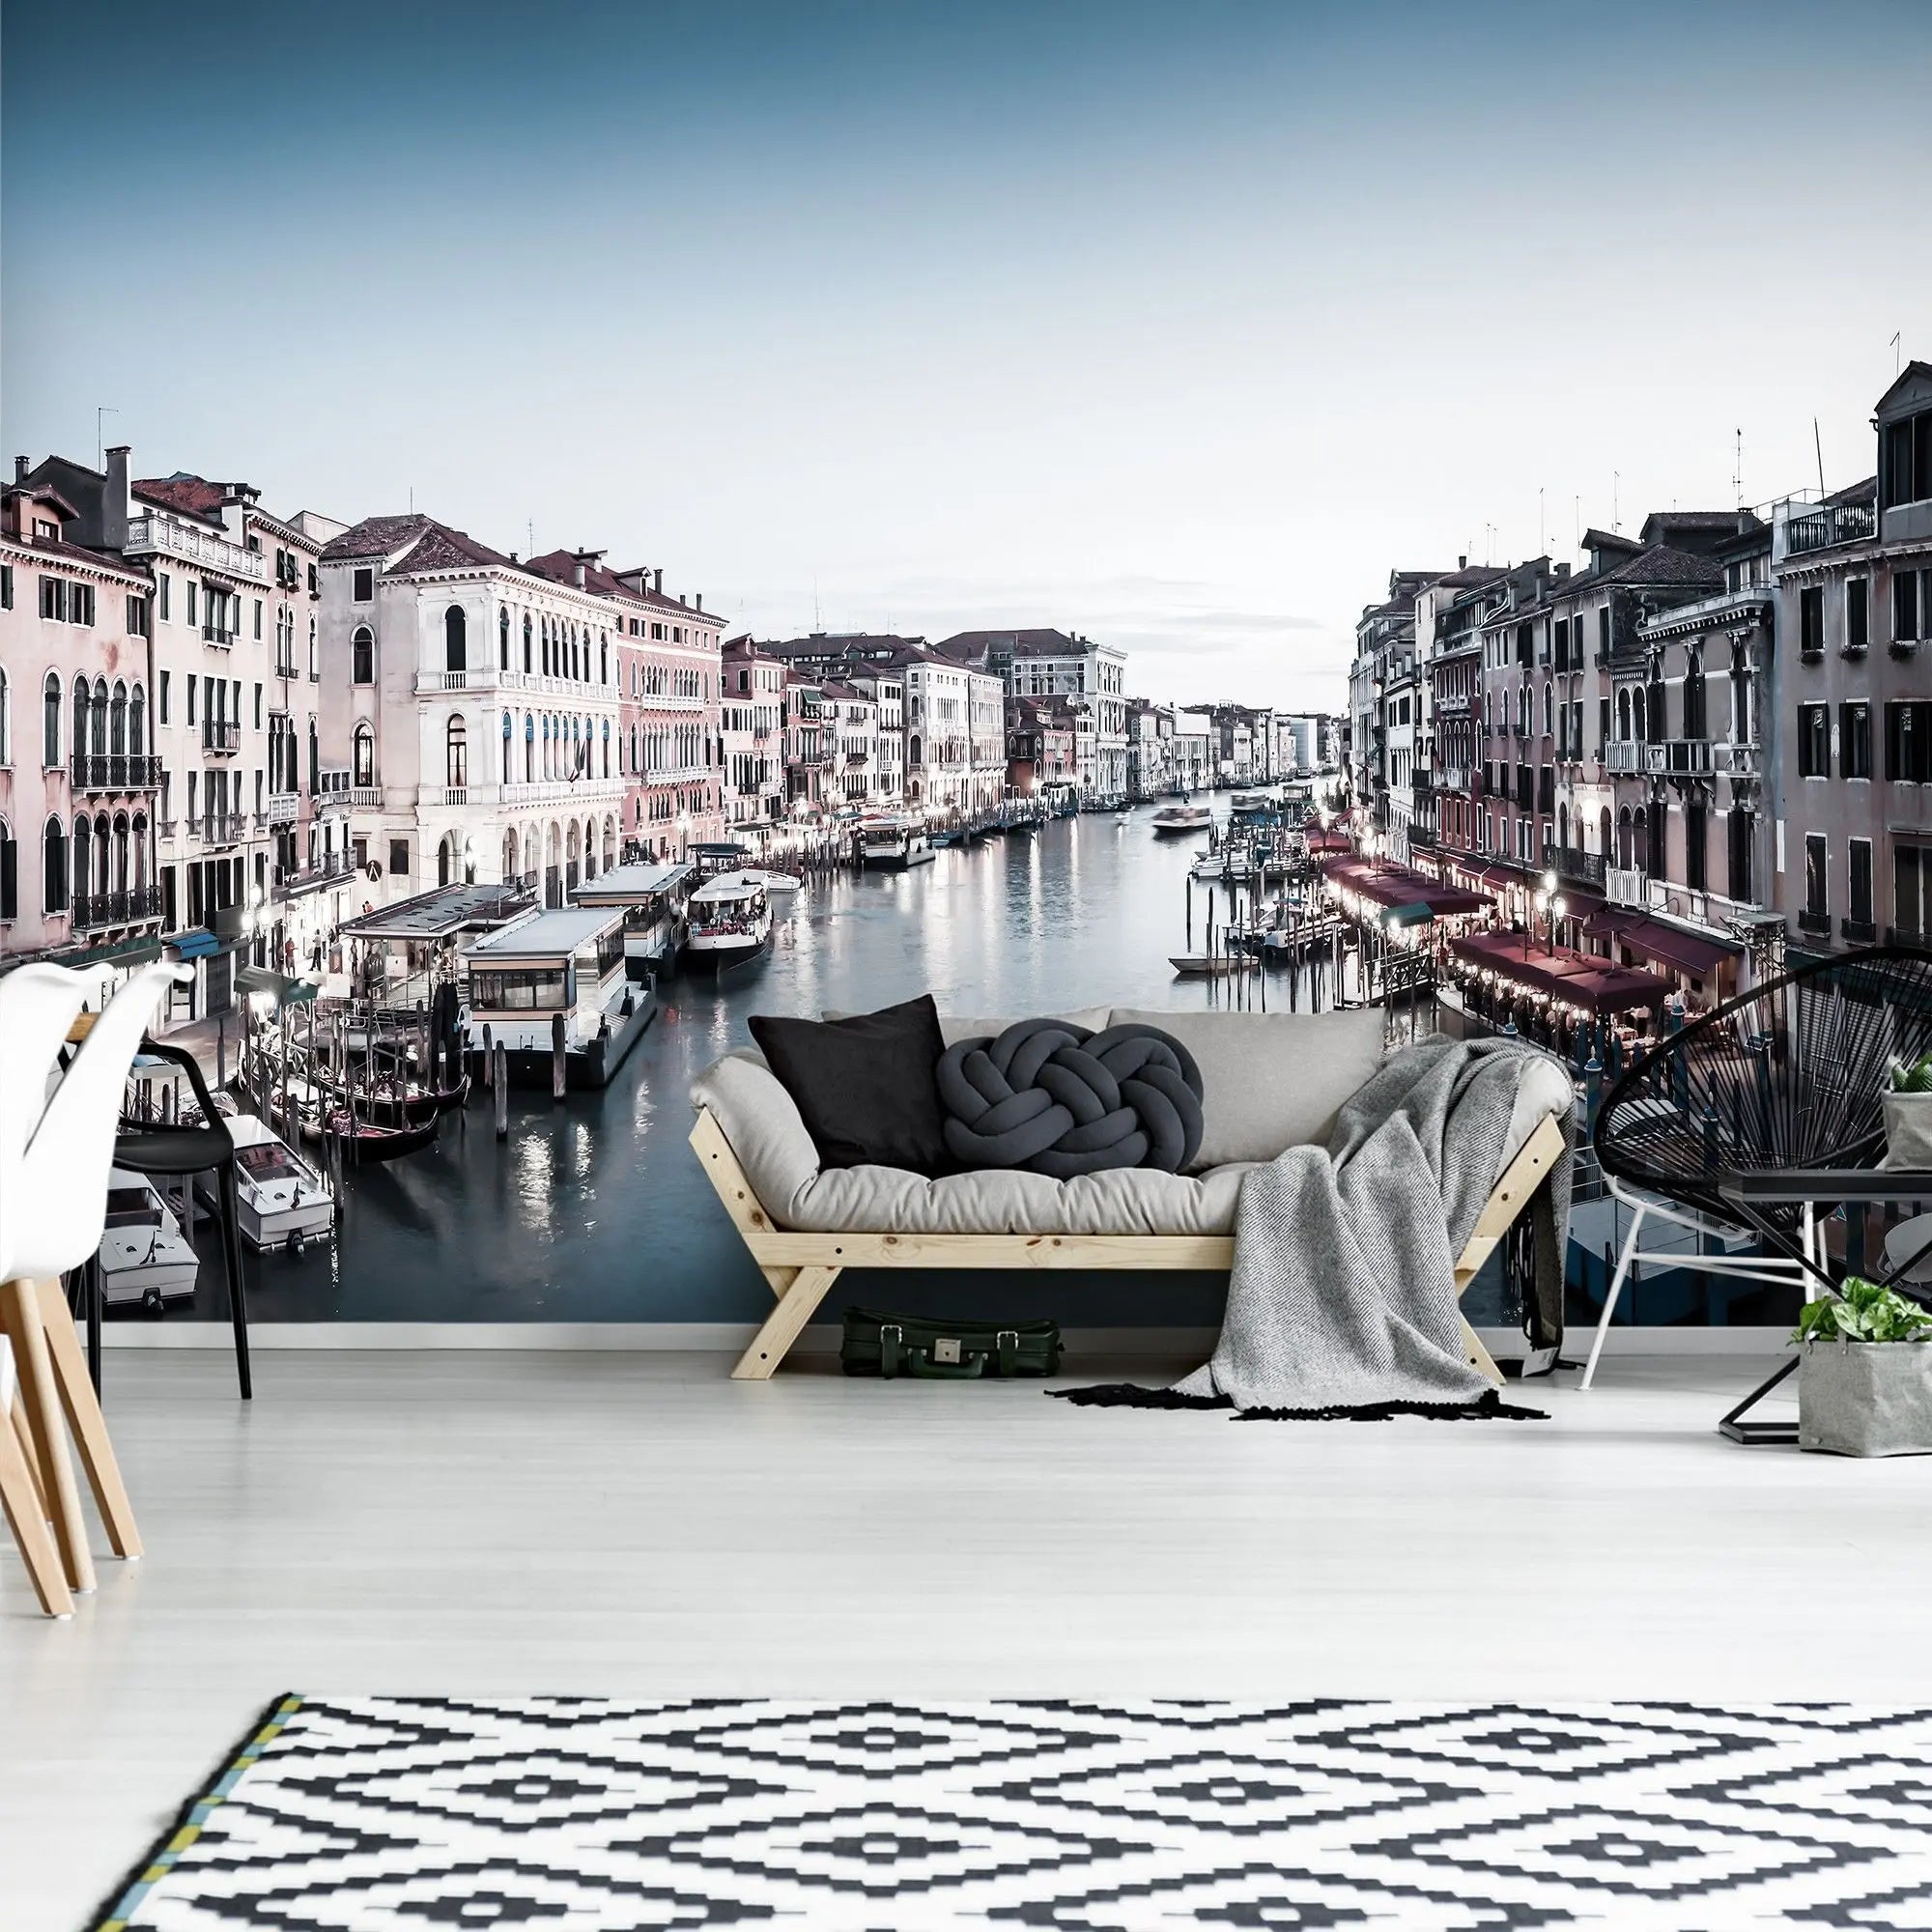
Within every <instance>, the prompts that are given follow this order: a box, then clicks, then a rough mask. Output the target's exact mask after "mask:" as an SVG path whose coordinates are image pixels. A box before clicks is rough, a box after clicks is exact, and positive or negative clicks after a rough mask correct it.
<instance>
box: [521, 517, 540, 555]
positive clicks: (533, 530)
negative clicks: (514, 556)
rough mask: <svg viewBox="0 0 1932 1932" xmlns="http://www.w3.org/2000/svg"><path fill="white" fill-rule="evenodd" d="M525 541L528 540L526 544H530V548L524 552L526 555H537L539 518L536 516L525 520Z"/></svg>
mask: <svg viewBox="0 0 1932 1932" xmlns="http://www.w3.org/2000/svg"><path fill="white" fill-rule="evenodd" d="M524 541H525V542H526V544H527V545H528V548H527V549H526V551H525V552H524V554H525V555H526V556H534V555H536V554H537V520H536V519H535V518H534V517H528V518H526V519H525V521H524Z"/></svg>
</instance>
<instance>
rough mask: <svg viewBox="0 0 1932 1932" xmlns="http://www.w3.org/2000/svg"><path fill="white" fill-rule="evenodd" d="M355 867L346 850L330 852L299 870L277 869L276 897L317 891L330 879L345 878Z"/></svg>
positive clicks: (289, 897)
mask: <svg viewBox="0 0 1932 1932" xmlns="http://www.w3.org/2000/svg"><path fill="white" fill-rule="evenodd" d="M354 869H355V867H354V866H353V865H352V863H351V860H350V857H349V854H348V853H347V852H330V853H328V854H327V856H326V857H325V858H323V859H322V860H321V861H320V862H319V863H318V864H316V865H313V866H307V867H303V868H302V869H301V870H300V871H294V872H284V871H281V870H279V869H277V871H276V873H275V879H274V889H275V896H276V897H277V898H284V899H293V898H299V897H300V896H301V895H303V894H304V893H312V892H316V891H318V890H319V889H320V888H321V887H323V886H326V885H327V884H328V882H329V881H330V880H331V879H346V878H347V877H348V876H349V874H350V873H351V871H353V870H354Z"/></svg>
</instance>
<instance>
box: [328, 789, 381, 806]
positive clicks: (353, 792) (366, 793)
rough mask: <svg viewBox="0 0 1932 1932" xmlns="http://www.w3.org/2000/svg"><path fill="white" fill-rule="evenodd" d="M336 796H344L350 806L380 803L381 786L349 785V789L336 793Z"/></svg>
mask: <svg viewBox="0 0 1932 1932" xmlns="http://www.w3.org/2000/svg"><path fill="white" fill-rule="evenodd" d="M336 796H337V797H338V798H344V797H346V798H347V799H348V801H349V803H350V805H351V806H352V807H354V806H358V805H381V804H382V802H383V787H382V786H381V785H351V786H350V787H349V790H348V791H347V792H346V793H344V792H338V793H336Z"/></svg>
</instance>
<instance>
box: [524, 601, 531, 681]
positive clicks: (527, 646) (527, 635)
mask: <svg viewBox="0 0 1932 1932" xmlns="http://www.w3.org/2000/svg"><path fill="white" fill-rule="evenodd" d="M529 671H530V613H529V612H528V611H525V612H524V675H525V676H526V677H527V676H528V675H529Z"/></svg>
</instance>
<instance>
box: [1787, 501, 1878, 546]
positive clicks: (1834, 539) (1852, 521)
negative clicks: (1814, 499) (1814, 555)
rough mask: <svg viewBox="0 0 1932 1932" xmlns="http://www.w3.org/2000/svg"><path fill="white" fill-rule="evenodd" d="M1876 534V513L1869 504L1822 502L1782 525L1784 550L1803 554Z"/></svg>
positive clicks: (1854, 541) (1858, 540)
mask: <svg viewBox="0 0 1932 1932" xmlns="http://www.w3.org/2000/svg"><path fill="white" fill-rule="evenodd" d="M1877 534H1878V512H1877V510H1876V509H1875V508H1874V506H1873V505H1872V504H1870V503H1821V504H1819V506H1818V507H1817V508H1816V509H1815V510H1807V511H1806V512H1805V513H1804V515H1803V516H1802V517H1793V518H1792V519H1791V520H1790V521H1789V522H1788V523H1787V524H1786V525H1785V526H1784V553H1785V554H1786V555H1787V556H1803V555H1804V554H1805V553H1806V552H1807V551H1814V550H1830V549H1831V548H1832V546H1833V544H1846V543H1860V542H1861V541H1863V539H1865V538H1866V537H1871V536H1876V535H1877Z"/></svg>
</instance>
